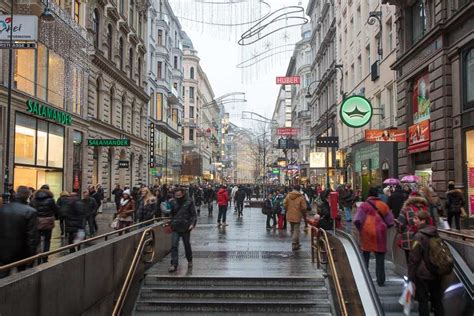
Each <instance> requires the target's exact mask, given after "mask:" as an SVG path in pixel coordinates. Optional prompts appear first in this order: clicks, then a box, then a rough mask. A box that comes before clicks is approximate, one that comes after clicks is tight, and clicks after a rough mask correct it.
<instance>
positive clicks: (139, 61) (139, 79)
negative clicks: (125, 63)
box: [137, 58, 142, 86]
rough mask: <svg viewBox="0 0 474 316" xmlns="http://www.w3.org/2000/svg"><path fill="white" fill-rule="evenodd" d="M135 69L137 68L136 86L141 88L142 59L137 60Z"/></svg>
mask: <svg viewBox="0 0 474 316" xmlns="http://www.w3.org/2000/svg"><path fill="white" fill-rule="evenodd" d="M137 68H138V86H141V85H142V59H141V58H138V64H137Z"/></svg>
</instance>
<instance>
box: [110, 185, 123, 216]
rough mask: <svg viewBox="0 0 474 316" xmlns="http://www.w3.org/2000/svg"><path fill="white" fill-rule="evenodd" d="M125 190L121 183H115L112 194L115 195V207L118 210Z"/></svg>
mask: <svg viewBox="0 0 474 316" xmlns="http://www.w3.org/2000/svg"><path fill="white" fill-rule="evenodd" d="M122 194H123V190H122V189H121V188H120V185H119V184H116V185H115V188H114V190H113V191H112V195H113V196H114V202H115V209H116V210H117V211H118V210H119V208H120V200H121V199H122Z"/></svg>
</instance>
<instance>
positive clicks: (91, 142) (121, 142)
mask: <svg viewBox="0 0 474 316" xmlns="http://www.w3.org/2000/svg"><path fill="white" fill-rule="evenodd" d="M87 146H90V147H105V146H109V147H127V146H130V139H127V138H119V139H88V140H87Z"/></svg>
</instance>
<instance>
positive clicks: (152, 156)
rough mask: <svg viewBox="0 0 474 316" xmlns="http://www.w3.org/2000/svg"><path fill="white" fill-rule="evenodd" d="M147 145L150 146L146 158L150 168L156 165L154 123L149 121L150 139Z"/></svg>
mask: <svg viewBox="0 0 474 316" xmlns="http://www.w3.org/2000/svg"><path fill="white" fill-rule="evenodd" d="M148 146H149V147H150V157H149V160H148V165H149V166H150V168H154V167H156V161H155V124H154V123H150V141H149V143H148Z"/></svg>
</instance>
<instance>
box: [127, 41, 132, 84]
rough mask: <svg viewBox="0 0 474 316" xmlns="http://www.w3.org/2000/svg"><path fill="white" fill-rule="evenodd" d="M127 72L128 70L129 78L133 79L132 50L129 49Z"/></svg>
mask: <svg viewBox="0 0 474 316" xmlns="http://www.w3.org/2000/svg"><path fill="white" fill-rule="evenodd" d="M128 70H129V74H128V75H129V77H130V78H131V79H133V48H132V47H130V51H129V54H128Z"/></svg>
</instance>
